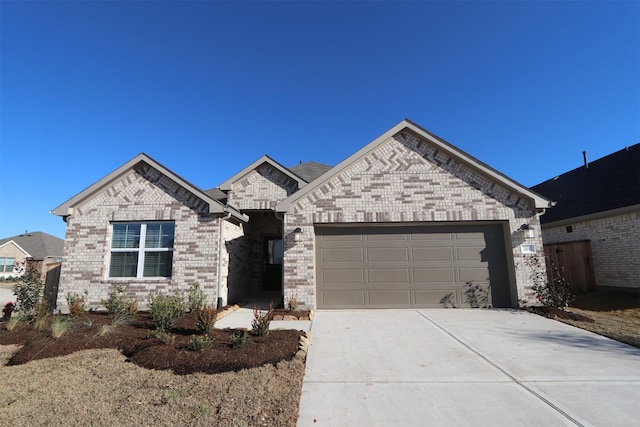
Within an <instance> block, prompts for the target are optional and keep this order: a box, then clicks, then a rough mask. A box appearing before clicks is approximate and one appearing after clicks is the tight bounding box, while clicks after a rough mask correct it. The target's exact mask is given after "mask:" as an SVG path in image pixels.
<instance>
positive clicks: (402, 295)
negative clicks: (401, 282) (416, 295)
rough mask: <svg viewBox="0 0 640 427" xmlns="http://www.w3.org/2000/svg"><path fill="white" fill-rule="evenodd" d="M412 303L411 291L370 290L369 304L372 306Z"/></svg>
mask: <svg viewBox="0 0 640 427" xmlns="http://www.w3.org/2000/svg"><path fill="white" fill-rule="evenodd" d="M410 304H411V293H410V292H409V291H408V290H405V291H369V305H372V306H379V307H382V306H389V305H397V306H407V305H410Z"/></svg>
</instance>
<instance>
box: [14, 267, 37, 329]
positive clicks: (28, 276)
mask: <svg viewBox="0 0 640 427" xmlns="http://www.w3.org/2000/svg"><path fill="white" fill-rule="evenodd" d="M18 269H19V270H20V271H24V275H23V276H21V277H20V278H19V279H18V281H17V282H16V284H15V285H14V286H13V293H14V294H15V295H16V310H17V311H19V312H21V313H23V314H24V315H26V316H27V317H33V316H34V315H35V314H36V312H37V309H38V304H40V300H41V299H42V294H43V292H44V280H42V277H41V276H40V273H39V272H38V271H37V270H36V269H35V268H34V267H31V266H29V267H26V269H25V267H24V266H22V267H18Z"/></svg>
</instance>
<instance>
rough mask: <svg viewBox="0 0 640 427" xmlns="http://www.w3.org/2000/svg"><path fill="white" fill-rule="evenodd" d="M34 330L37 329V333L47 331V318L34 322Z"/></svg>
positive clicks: (38, 318) (40, 318)
mask: <svg viewBox="0 0 640 427" xmlns="http://www.w3.org/2000/svg"><path fill="white" fill-rule="evenodd" d="M33 329H35V330H36V331H43V330H45V329H47V316H44V317H40V316H38V317H36V318H35V319H34V320H33Z"/></svg>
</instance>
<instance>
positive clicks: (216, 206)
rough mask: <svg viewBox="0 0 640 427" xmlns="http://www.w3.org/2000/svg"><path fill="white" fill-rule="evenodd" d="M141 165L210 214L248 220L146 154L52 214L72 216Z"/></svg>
mask: <svg viewBox="0 0 640 427" xmlns="http://www.w3.org/2000/svg"><path fill="white" fill-rule="evenodd" d="M141 163H145V164H147V165H149V166H151V167H152V168H154V169H156V170H157V171H159V172H160V173H161V174H163V175H164V176H166V177H167V178H169V179H171V180H172V181H174V182H175V183H177V184H178V185H180V186H181V187H183V188H185V189H186V190H188V191H189V192H191V193H192V194H194V195H195V196H196V197H198V198H199V199H201V200H202V201H204V202H205V203H207V204H208V205H209V213H220V214H222V213H227V212H231V213H232V214H233V215H234V216H236V217H237V218H238V219H241V220H243V221H246V220H247V219H246V217H245V216H244V215H242V214H241V213H239V212H238V211H236V210H235V209H232V208H226V207H225V205H224V204H222V203H220V202H219V201H218V200H217V199H216V198H215V197H212V196H211V195H210V194H207V193H206V192H204V191H202V190H201V189H200V188H198V187H196V186H195V185H193V184H191V183H190V182H188V181H187V180H185V179H183V178H182V177H180V176H178V175H176V174H175V173H173V172H172V171H170V170H169V169H167V168H165V167H164V166H162V165H161V164H160V163H158V162H156V161H155V160H153V159H152V158H151V157H149V156H147V155H146V154H144V153H140V154H138V155H137V156H136V157H134V158H133V159H131V160H129V161H128V162H127V163H125V164H124V165H122V166H120V167H119V168H118V169H116V170H114V171H113V172H111V173H110V174H108V175H107V176H105V177H104V178H102V179H101V180H99V181H97V182H95V183H94V184H92V185H91V186H89V187H87V188H86V189H84V190H83V191H81V192H80V193H78V194H76V195H75V196H73V197H72V198H70V199H69V200H67V201H66V202H64V203H63V204H61V205H60V206H58V207H57V208H55V209H54V210H52V211H51V213H52V214H54V215H58V216H62V217H65V216H68V215H71V214H72V213H73V207H74V206H76V205H77V204H78V203H80V202H82V201H83V200H86V199H87V198H89V197H92V196H93V195H94V194H96V192H98V191H100V190H102V189H103V188H104V187H105V186H107V185H108V184H110V183H111V182H113V181H114V180H116V179H118V178H120V177H122V176H123V175H125V174H126V173H128V172H129V171H131V170H133V169H134V168H136V167H137V166H138V165H140V164H141Z"/></svg>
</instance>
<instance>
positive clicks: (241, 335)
mask: <svg viewBox="0 0 640 427" xmlns="http://www.w3.org/2000/svg"><path fill="white" fill-rule="evenodd" d="M247 339H249V331H247V330H246V329H238V330H237V331H235V332H234V333H233V334H231V346H232V347H233V348H239V347H242V346H243V345H244V344H245V343H246V342H247Z"/></svg>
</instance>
